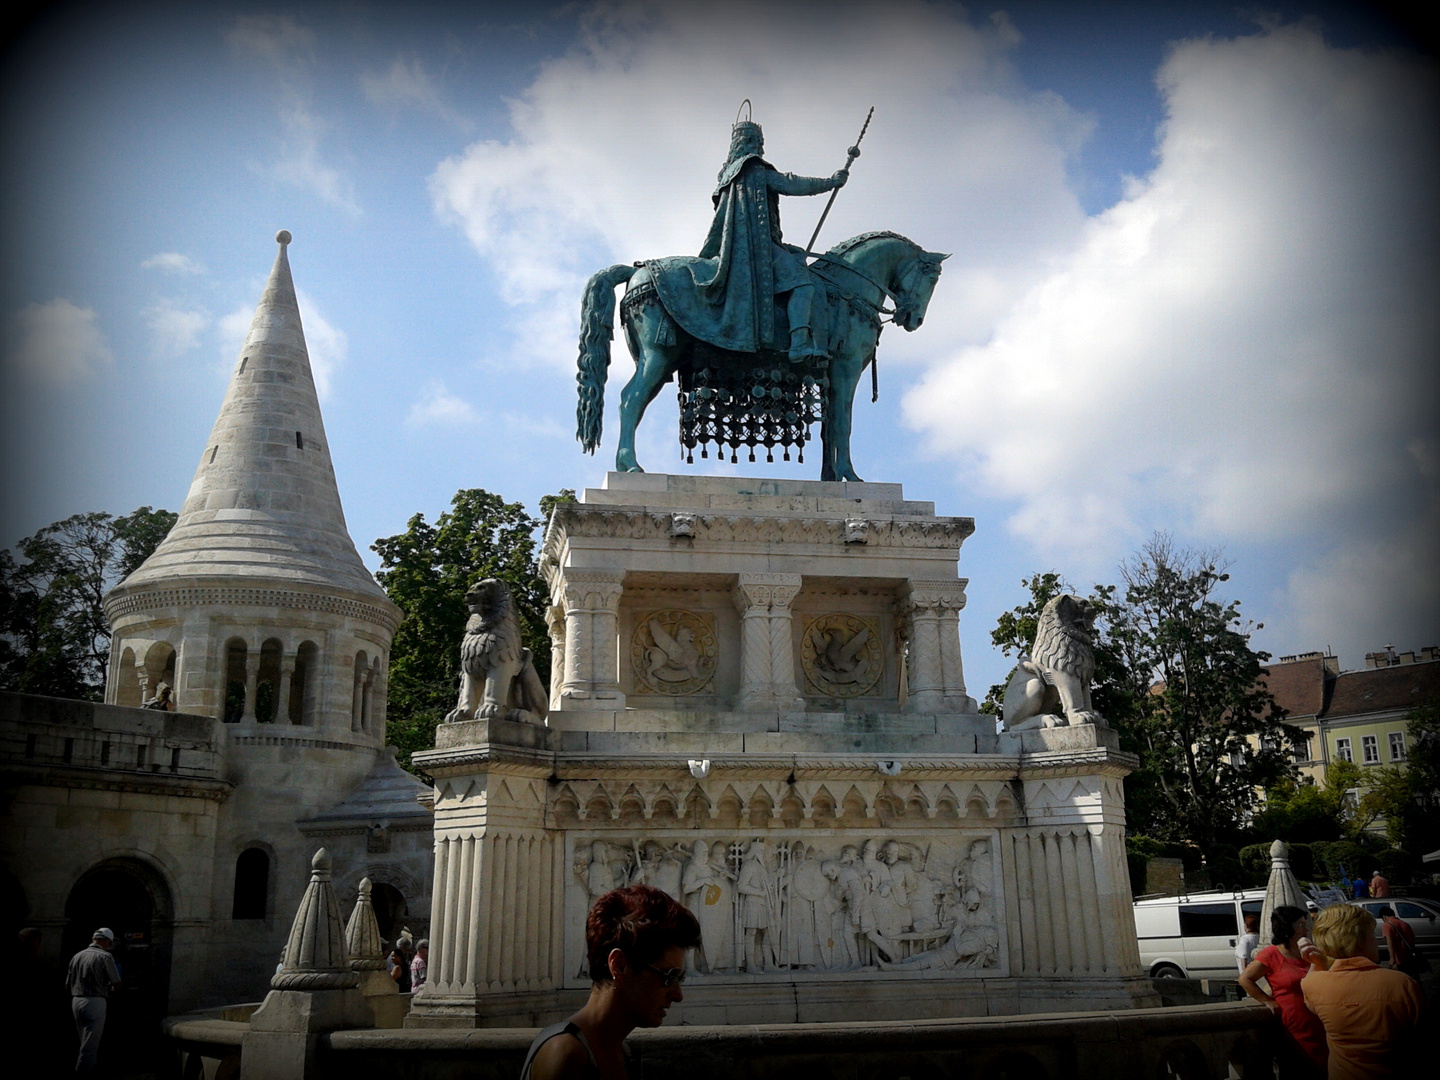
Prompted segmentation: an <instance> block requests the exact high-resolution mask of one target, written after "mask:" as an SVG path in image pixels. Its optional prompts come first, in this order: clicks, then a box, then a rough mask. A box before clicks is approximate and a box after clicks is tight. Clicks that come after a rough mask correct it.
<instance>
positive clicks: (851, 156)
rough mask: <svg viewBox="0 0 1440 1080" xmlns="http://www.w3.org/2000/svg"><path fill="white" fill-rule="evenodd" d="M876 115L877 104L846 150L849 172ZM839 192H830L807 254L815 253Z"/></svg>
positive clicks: (835, 190) (816, 224)
mask: <svg viewBox="0 0 1440 1080" xmlns="http://www.w3.org/2000/svg"><path fill="white" fill-rule="evenodd" d="M874 115H875V106H874V105H871V106H870V111H869V112H868V113H866V114H865V123H863V124H861V125H860V134H859V136H858V137H857V138H856V139H855V145H854V146H852V147H850V149H849V150H846V151H845V170H844V171H845V172H847V173H848V172H849V171H850V166H851V165H852V164H853V163H854V161H855V159H856V158H858V157H859V156H860V141H861V140H862V139H864V138H865V131H866V129H867V128H869V126H870V118H871V117H872V116H874ZM839 194H840V189H839V188H838V187H837V188H835V189H833V190H832V191H831V192H830V199H829V201H828V202H826V204H825V210H824V211H823V212H822V213H821V215H820V220H819V221H817V222H816V223H815V231H814V232H813V233H811V234H810V243H808V244H806V245H805V254H806V255H813V254H815V241H816V240H817V239H819V236H820V230H821V229H822V228H823V227H824V225H825V219H826V218H827V217H829V216H830V207H832V206H834V205H835V196H836V195H839Z"/></svg>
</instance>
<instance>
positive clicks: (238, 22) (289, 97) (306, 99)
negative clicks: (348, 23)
mask: <svg viewBox="0 0 1440 1080" xmlns="http://www.w3.org/2000/svg"><path fill="white" fill-rule="evenodd" d="M225 39H226V41H227V42H228V43H229V44H230V46H231V47H232V48H233V49H234V50H235V51H236V52H238V53H241V54H242V55H247V56H250V57H253V58H256V59H259V60H260V61H262V62H263V63H264V64H265V65H266V66H268V67H269V68H271V69H272V74H271V76H270V79H269V82H270V84H271V86H272V87H273V88H274V89H275V90H276V91H277V92H278V97H279V118H280V152H279V156H278V157H277V158H276V159H275V160H274V161H273V162H271V163H270V164H269V165H265V166H257V167H256V168H257V171H259V172H262V173H266V174H268V175H270V176H272V177H274V178H275V179H276V180H278V181H280V182H281V183H283V184H286V185H289V186H290V187H294V188H299V189H301V190H304V191H309V192H310V193H311V194H313V195H315V196H317V197H318V198H320V199H321V200H322V201H323V202H325V203H326V204H328V205H330V206H332V207H334V208H335V209H337V210H342V211H344V212H345V213H347V214H350V215H351V216H355V215H358V214H359V213H360V204H359V202H358V200H357V199H356V197H355V184H354V181H353V180H352V179H351V178H350V177H349V175H348V174H347V173H346V172H345V171H344V170H342V169H340V168H339V167H337V166H336V165H334V164H332V163H331V162H330V161H328V160H327V158H326V154H325V147H324V142H325V136H326V135H327V133H328V131H329V128H330V125H328V124H327V123H326V122H325V121H324V119H323V118H322V117H321V116H320V115H319V114H317V112H316V111H315V108H314V105H313V102H312V98H313V94H312V92H311V90H310V88H309V86H310V78H311V68H312V66H313V59H314V57H313V53H314V46H315V33H314V31H312V30H311V29H310V28H309V27H306V26H302V25H300V24H299V23H296V22H294V21H293V20H292V19H290V18H289V17H288V16H284V15H281V16H271V15H256V16H249V15H240V16H237V17H236V19H235V24H234V25H233V26H232V27H231V29H230V30H229V31H228V32H227V33H226V35H225Z"/></svg>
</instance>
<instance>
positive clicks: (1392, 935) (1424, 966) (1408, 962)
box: [1380, 904, 1430, 979]
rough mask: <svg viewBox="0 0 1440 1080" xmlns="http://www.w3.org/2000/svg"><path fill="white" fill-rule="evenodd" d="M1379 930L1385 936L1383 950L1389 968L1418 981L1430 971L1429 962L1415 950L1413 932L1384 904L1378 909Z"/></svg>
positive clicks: (1393, 910) (1408, 925)
mask: <svg viewBox="0 0 1440 1080" xmlns="http://www.w3.org/2000/svg"><path fill="white" fill-rule="evenodd" d="M1380 918H1381V920H1382V922H1381V925H1380V929H1381V931H1382V932H1383V933H1384V934H1385V950H1386V952H1388V953H1389V954H1390V966H1391V967H1392V968H1394V969H1395V970H1396V971H1403V972H1404V973H1405V974H1406V975H1409V976H1410V977H1411V978H1413V979H1418V978H1419V977H1420V976H1421V975H1422V974H1424V973H1425V972H1427V971H1429V970H1430V961H1428V960H1426V959H1425V958H1424V957H1423V956H1421V955H1420V953H1419V952H1417V951H1416V949H1415V931H1414V930H1413V929H1412V928H1411V926H1410V924H1409V923H1407V922H1406V921H1405V920H1404V919H1402V918H1400V916H1398V915H1396V914H1395V909H1394V908H1392V907H1391V906H1390V905H1389V904H1386V905H1385V906H1384V907H1382V908H1381V909H1380Z"/></svg>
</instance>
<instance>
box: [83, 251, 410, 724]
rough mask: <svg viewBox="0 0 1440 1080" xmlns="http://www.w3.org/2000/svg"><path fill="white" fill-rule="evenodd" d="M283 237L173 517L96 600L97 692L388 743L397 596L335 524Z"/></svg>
mask: <svg viewBox="0 0 1440 1080" xmlns="http://www.w3.org/2000/svg"><path fill="white" fill-rule="evenodd" d="M276 239H277V240H278V241H279V243H280V250H279V252H278V254H277V255H276V256H275V266H274V268H273V269H272V270H271V272H270V280H269V282H267V284H266V286H265V293H264V295H263V296H262V297H261V299H260V305H259V307H257V308H256V309H255V318H254V321H253V322H252V323H251V324H250V333H249V334H248V335H247V336H246V338H245V345H244V347H243V348H242V349H241V351H240V358H239V361H238V362H237V364H236V367H235V374H234V376H233V377H232V378H231V380H230V388H229V390H228V392H227V393H226V395H225V402H224V404H223V405H222V406H221V407H220V415H219V417H218V418H217V419H216V421H215V427H214V428H213V429H212V431H211V433H210V439H209V441H208V442H207V443H206V444H205V449H204V451H203V452H202V454H201V457H200V465H199V467H198V468H197V469H196V470H195V479H194V481H193V482H192V483H191V485H190V491H189V494H188V495H187V496H186V498H185V504H184V506H183V508H182V509H181V512H180V519H179V521H178V522H176V525H175V528H174V529H172V530H171V531H170V535H169V536H167V537H166V538H165V540H164V542H163V543H161V544H160V546H159V547H158V548H157V549H156V550H155V553H154V554H153V555H151V556H150V558H149V559H147V560H146V561H145V564H144V565H143V566H141V567H140V569H138V570H136V571H135V573H133V574H131V575H130V576H129V577H128V578H126V579H125V581H123V582H122V583H121V584H120V585H119V586H117V587H116V588H115V589H114V591H112V592H111V593H110V595H109V596H108V597H107V598H106V601H105V612H106V615H107V616H108V617H109V619H110V622H111V626H112V630H113V634H114V637H113V639H112V644H111V664H110V678H109V682H108V685H107V687H106V700H107V701H109V702H113V703H115V704H120V705H139V704H140V703H141V700H142V699H143V698H144V697H146V696H148V695H150V694H153V692H154V689H155V687H156V685H157V684H158V683H159V682H161V681H165V682H168V683H169V684H170V685H171V686H172V687H173V688H174V689H175V699H176V705H177V707H178V708H179V710H180V711H181V712H193V713H203V714H206V715H210V716H216V717H220V718H222V719H224V720H226V721H229V722H237V723H239V724H240V725H241V726H242V727H243V728H247V729H248V728H249V727H250V726H251V725H254V724H269V723H274V724H276V725H278V726H281V727H283V726H285V725H289V726H292V727H297V726H298V727H307V728H316V729H324V731H325V732H326V734H327V736H328V735H343V736H346V737H347V738H348V737H357V738H358V741H361V742H368V743H370V744H372V745H383V742H381V741H380V740H381V737H382V735H383V732H384V728H385V686H384V679H385V675H384V673H385V670H386V664H385V660H386V654H387V652H388V650H389V647H390V639H391V637H392V636H393V635H394V632H395V627H396V626H397V625H398V623H399V621H400V612H399V609H398V608H396V607H395V605H394V604H392V603H391V602H390V600H389V599H388V598H387V597H386V596H385V593H384V591H383V590H382V589H381V588H380V586H379V585H377V584H376V583H375V579H374V578H373V577H371V575H370V572H369V571H368V570H367V569H366V568H365V564H364V563H363V562H361V561H360V555H359V553H358V552H357V551H356V550H355V544H354V543H353V541H351V539H350V534H349V532H347V531H346V528H345V513H344V511H343V510H342V509H341V507H340V493H339V491H338V490H337V489H336V486H335V469H334V466H333V465H332V464H331V462H330V450H329V447H328V445H327V442H326V438H325V425H324V422H323V421H322V419H321V417H320V403H319V400H318V399H317V397H316V394H315V380H314V377H313V376H312V375H311V372H310V357H309V354H308V352H307V351H306V348H305V334H304V331H303V329H302V328H301V325H300V310H299V306H298V305H297V303H296V300H295V285H294V282H293V281H292V280H291V277H290V263H289V260H288V259H287V258H286V245H287V244H288V243H289V241H290V234H289V233H288V232H284V231H281V232H280V233H279V234H278V236H277V237H276Z"/></svg>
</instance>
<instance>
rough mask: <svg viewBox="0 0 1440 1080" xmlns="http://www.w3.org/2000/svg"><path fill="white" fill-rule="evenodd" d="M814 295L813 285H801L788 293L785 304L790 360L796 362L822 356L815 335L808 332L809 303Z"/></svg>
mask: <svg viewBox="0 0 1440 1080" xmlns="http://www.w3.org/2000/svg"><path fill="white" fill-rule="evenodd" d="M814 296H815V286H814V285H801V286H800V287H799V288H798V289H794V290H792V291H791V293H790V299H789V300H788V301H787V302H786V304H785V314H786V315H787V316H788V317H789V319H790V362H791V363H792V364H798V363H801V362H802V361H805V360H813V359H815V357H817V356H824V355H825V350H823V349H821V348H819V347H818V346H817V345H816V344H815V335H814V334H812V333H811V332H810V303H811V301H812V300H813V299H814Z"/></svg>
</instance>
